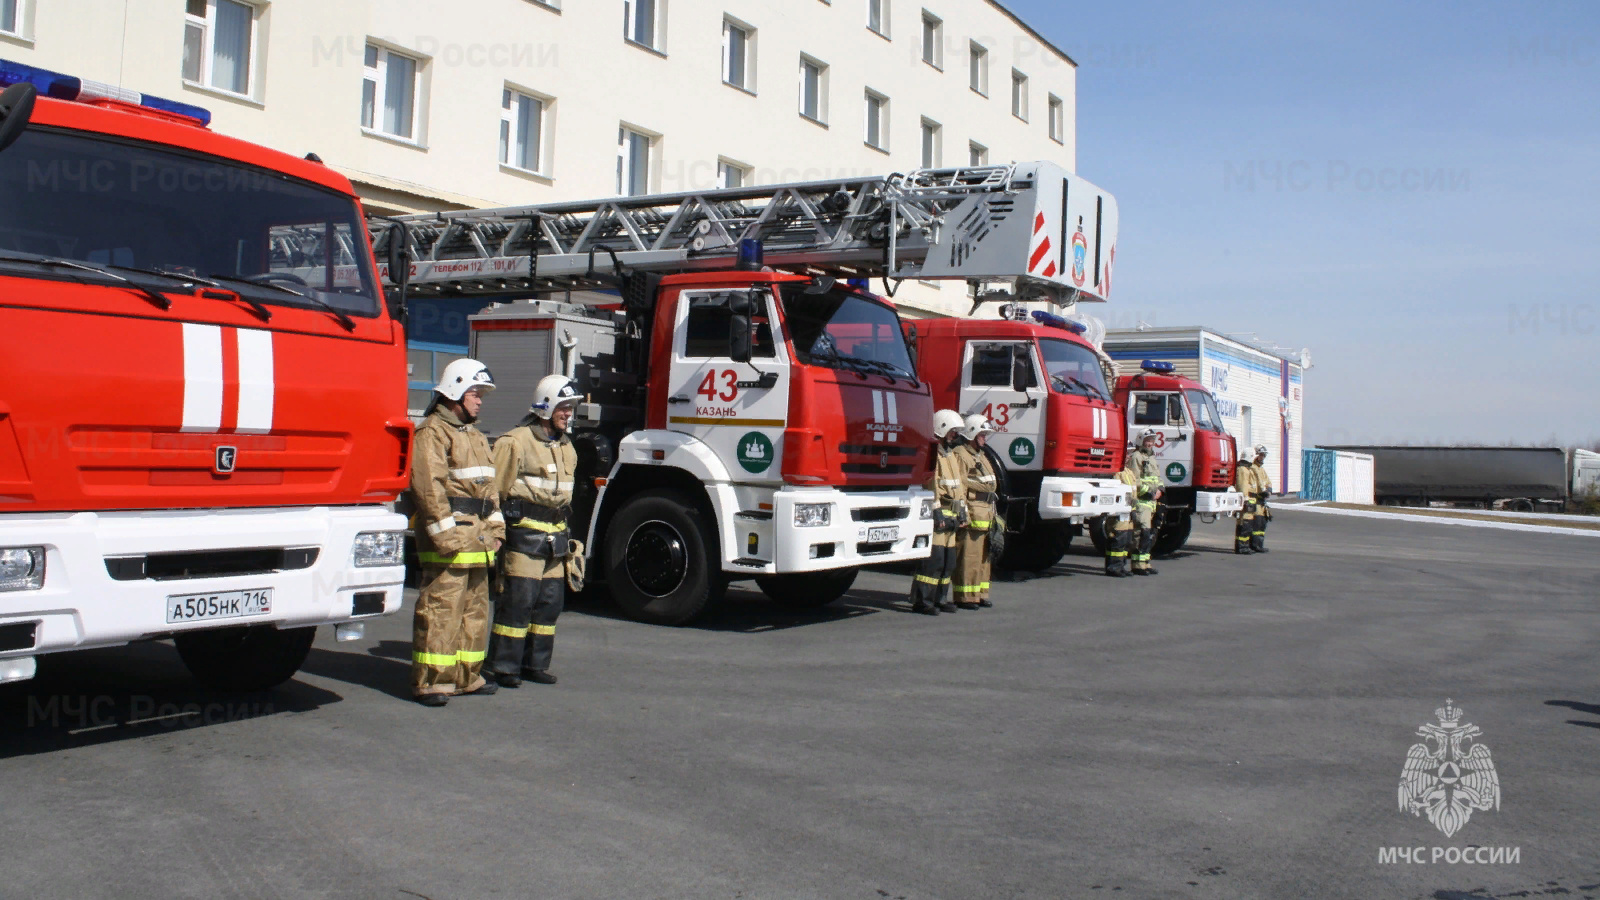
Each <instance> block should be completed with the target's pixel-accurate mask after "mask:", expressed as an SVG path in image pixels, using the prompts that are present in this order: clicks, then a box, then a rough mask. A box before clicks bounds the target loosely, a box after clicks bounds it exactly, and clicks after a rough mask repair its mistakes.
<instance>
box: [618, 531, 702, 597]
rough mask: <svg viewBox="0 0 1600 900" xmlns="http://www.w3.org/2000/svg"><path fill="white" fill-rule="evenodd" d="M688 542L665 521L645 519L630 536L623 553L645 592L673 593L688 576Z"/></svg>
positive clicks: (631, 574) (653, 594) (656, 594)
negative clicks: (647, 520)
mask: <svg viewBox="0 0 1600 900" xmlns="http://www.w3.org/2000/svg"><path fill="white" fill-rule="evenodd" d="M687 544H688V542H687V541H685V540H684V538H683V534H682V533H681V532H679V531H678V529H676V528H673V527H672V526H671V525H669V524H667V523H666V522H663V521H661V520H659V519H653V520H651V521H649V522H645V523H644V524H642V525H640V526H639V527H638V528H635V529H634V530H633V534H631V535H629V536H628V549H627V551H626V552H625V553H624V554H623V564H624V565H625V566H626V567H627V572H628V579H629V580H630V581H632V582H633V586H634V587H636V588H638V589H639V590H640V591H641V592H642V593H644V594H645V595H646V596H650V597H665V596H667V595H668V594H671V593H672V592H673V591H675V590H677V589H678V588H679V587H680V586H682V584H683V582H684V580H685V579H687V578H688V577H689V551H688V547H687Z"/></svg>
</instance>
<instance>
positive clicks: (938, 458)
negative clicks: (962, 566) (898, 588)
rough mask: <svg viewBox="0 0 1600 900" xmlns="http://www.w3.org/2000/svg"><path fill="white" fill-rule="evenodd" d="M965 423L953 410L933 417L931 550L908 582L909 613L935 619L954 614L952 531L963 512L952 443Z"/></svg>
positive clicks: (958, 464) (957, 461) (957, 460)
mask: <svg viewBox="0 0 1600 900" xmlns="http://www.w3.org/2000/svg"><path fill="white" fill-rule="evenodd" d="M964 424H965V423H964V422H962V420H961V414H960V413H958V412H956V411H955V410H953V409H941V410H939V411H938V412H936V413H934V414H933V437H934V440H935V441H936V442H937V443H936V444H935V447H934V461H933V475H932V476H931V477H930V478H929V479H928V489H929V490H931V491H933V548H932V552H931V553H929V554H928V558H927V559H926V560H924V561H923V563H922V568H921V569H919V570H918V571H917V574H916V576H915V577H914V578H913V579H912V582H911V611H912V612H919V613H925V614H927V615H930V616H936V615H938V614H939V613H940V612H955V611H956V607H955V604H953V603H951V602H950V583H951V579H952V578H954V577H955V571H956V529H957V523H958V522H959V521H960V520H961V515H962V513H963V512H964V511H965V509H966V491H965V489H964V488H963V482H962V477H961V476H962V471H961V457H960V456H958V455H957V447H956V442H957V441H959V440H961V428H962V426H963V425H964Z"/></svg>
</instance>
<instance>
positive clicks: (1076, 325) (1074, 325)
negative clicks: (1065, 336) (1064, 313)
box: [1033, 309, 1089, 334]
mask: <svg viewBox="0 0 1600 900" xmlns="http://www.w3.org/2000/svg"><path fill="white" fill-rule="evenodd" d="M1033 320H1034V321H1035V322H1038V323H1039V324H1040V325H1047V326H1049V327H1051V328H1061V329H1064V330H1066V331H1070V332H1072V333H1073V334H1083V333H1084V332H1085V331H1088V330H1089V329H1088V328H1086V327H1084V325H1083V324H1082V323H1081V322H1073V321H1071V320H1069V319H1063V318H1061V317H1060V316H1058V315H1055V314H1054V313H1047V312H1045V311H1044V310H1042V309H1036V310H1034V311H1033Z"/></svg>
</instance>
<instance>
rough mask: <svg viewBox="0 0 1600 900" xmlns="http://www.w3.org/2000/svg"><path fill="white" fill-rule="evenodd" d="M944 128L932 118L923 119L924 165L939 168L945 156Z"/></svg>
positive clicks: (926, 167)
mask: <svg viewBox="0 0 1600 900" xmlns="http://www.w3.org/2000/svg"><path fill="white" fill-rule="evenodd" d="M943 144H944V128H942V127H941V126H940V125H939V123H938V122H935V121H932V120H931V119H923V120H922V167H923V168H924V169H937V168H938V167H939V166H940V165H941V159H942V158H943V156H944V148H943V146H942V145H943Z"/></svg>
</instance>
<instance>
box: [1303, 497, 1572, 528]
mask: <svg viewBox="0 0 1600 900" xmlns="http://www.w3.org/2000/svg"><path fill="white" fill-rule="evenodd" d="M1320 503H1321V501H1312V502H1310V503H1291V504H1284V505H1282V506H1273V507H1272V509H1273V511H1274V512H1281V511H1284V510H1301V511H1304V512H1315V513H1325V514H1330V515H1336V516H1356V517H1358V518H1363V519H1388V520H1390V521H1394V522H1423V523H1427V524H1430V525H1463V526H1466V527H1467V528H1499V529H1501V530H1503V531H1536V532H1539V533H1542V534H1570V535H1577V536H1579V537H1600V530H1589V529H1584V528H1557V527H1555V526H1553V525H1518V524H1517V523H1515V522H1490V521H1487V520H1484V519H1457V518H1453V517H1448V516H1416V515H1406V514H1405V513H1386V512H1373V511H1371V510H1366V509H1329V508H1327V507H1324V506H1321V505H1319V504H1320Z"/></svg>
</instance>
